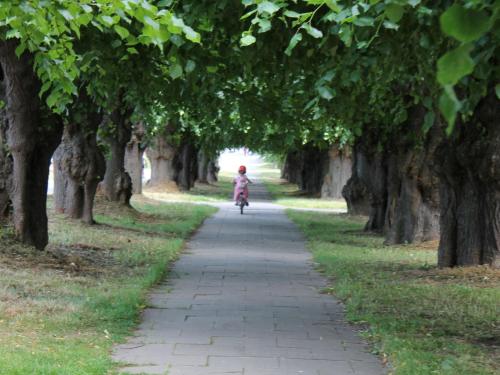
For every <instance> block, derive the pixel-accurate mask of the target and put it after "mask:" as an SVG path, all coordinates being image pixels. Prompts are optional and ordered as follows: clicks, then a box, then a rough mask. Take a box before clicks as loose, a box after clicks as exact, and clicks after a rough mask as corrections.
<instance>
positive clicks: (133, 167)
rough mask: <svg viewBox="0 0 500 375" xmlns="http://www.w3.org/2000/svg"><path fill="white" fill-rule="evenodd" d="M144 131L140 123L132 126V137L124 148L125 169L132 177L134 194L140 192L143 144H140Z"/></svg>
mask: <svg viewBox="0 0 500 375" xmlns="http://www.w3.org/2000/svg"><path fill="white" fill-rule="evenodd" d="M144 132H145V131H144V126H143V125H142V124H137V125H136V126H134V130H133V132H132V138H131V139H130V141H129V142H128V143H127V147H126V149H125V170H126V171H127V173H128V174H129V175H130V178H131V179H132V192H133V193H134V194H142V172H143V170H144V164H143V161H142V158H143V156H144V146H143V145H142V138H143V137H144Z"/></svg>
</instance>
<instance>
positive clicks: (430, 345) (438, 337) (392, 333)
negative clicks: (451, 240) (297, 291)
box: [287, 210, 500, 375]
mask: <svg viewBox="0 0 500 375" xmlns="http://www.w3.org/2000/svg"><path fill="white" fill-rule="evenodd" d="M287 212H288V215H289V216H290V218H291V219H292V220H293V221H294V222H295V223H297V224H298V225H299V226H300V228H301V229H302V230H303V231H304V233H305V235H306V236H307V238H308V246H309V248H310V249H311V251H312V253H313V255H314V258H315V261H316V262H317V263H318V264H319V265H320V266H319V267H320V269H321V270H322V271H324V272H325V274H326V275H328V276H329V277H331V280H332V283H331V286H330V288H328V289H327V290H326V292H329V293H332V294H335V295H336V296H338V297H339V298H340V299H342V300H343V301H345V303H346V308H347V317H348V319H350V320H351V321H353V322H358V323H363V324H368V326H369V327H370V328H369V329H368V330H367V332H366V335H367V337H368V338H370V339H372V340H373V342H374V345H375V350H376V351H378V352H379V353H380V354H381V355H382V354H385V355H387V356H388V359H389V362H390V363H391V364H392V366H393V367H394V373H395V374H398V375H417V374H418V375H424V374H440V375H448V374H449V375H455V374H467V375H480V374H481V375H483V374H484V375H486V374H499V373H500V367H499V364H500V361H499V359H500V356H499V354H500V352H499V347H498V344H499V340H500V271H498V270H493V269H490V268H485V267H474V268H456V269H449V270H439V269H437V268H436V266H435V264H436V248H435V244H427V246H419V247H417V246H400V247H396V246H391V247H388V246H384V245H383V238H381V237H378V236H374V235H368V234H366V233H363V232H362V228H363V224H364V220H363V219H360V218H358V219H356V218H349V217H347V216H345V215H335V214H323V213H311V212H297V211H293V210H287Z"/></svg>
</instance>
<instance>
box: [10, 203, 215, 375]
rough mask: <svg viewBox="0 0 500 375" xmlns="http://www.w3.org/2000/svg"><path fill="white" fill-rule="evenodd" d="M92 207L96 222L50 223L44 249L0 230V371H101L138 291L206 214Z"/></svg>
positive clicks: (188, 209) (140, 297)
mask: <svg viewBox="0 0 500 375" xmlns="http://www.w3.org/2000/svg"><path fill="white" fill-rule="evenodd" d="M134 206H135V208H136V209H137V211H134V210H128V209H118V210H117V209H116V207H115V206H106V205H102V204H101V205H100V206H98V208H97V211H98V212H100V213H99V215H97V220H98V222H99V223H100V225H96V226H92V227H90V226H86V225H83V224H81V223H79V222H77V221H71V220H68V219H66V218H64V217H63V216H61V215H52V216H51V218H50V235H51V244H50V245H49V247H48V249H47V251H46V252H43V253H40V252H36V251H34V250H32V249H30V248H26V247H23V246H20V245H19V244H17V243H15V242H13V241H12V240H11V239H10V236H9V234H6V233H5V231H4V233H1V232H0V237H1V239H0V244H1V245H0V374H9V375H10V374H19V375H26V374H37V375H40V374H71V375H76V374H82V375H83V374H85V375H89V374H96V375H97V374H99V375H101V374H106V373H108V372H110V371H112V370H113V367H114V364H113V363H112V361H111V359H110V348H111V346H112V344H113V343H115V342H117V341H120V340H122V339H123V338H124V336H126V335H127V334H129V333H130V329H131V328H132V327H134V326H135V325H136V323H137V319H138V316H139V312H140V310H141V309H142V308H143V307H144V304H145V295H146V292H147V290H148V288H149V287H150V286H152V285H153V284H154V283H156V282H157V281H159V280H160V279H161V278H162V277H163V276H164V275H165V272H166V270H167V266H168V264H169V263H170V262H171V261H172V260H174V259H176V257H177V256H178V254H179V252H180V251H181V250H182V248H183V244H184V241H185V239H186V238H187V237H188V236H189V235H190V234H191V233H192V231H193V230H195V229H196V228H197V227H198V226H199V225H200V224H201V223H202V221H203V220H204V219H205V218H206V217H207V216H208V215H210V214H212V213H213V212H215V211H216V209H215V208H212V207H207V206H200V205H187V204H158V203H155V202H154V201H148V200H146V199H142V200H141V201H140V202H135V203H134Z"/></svg>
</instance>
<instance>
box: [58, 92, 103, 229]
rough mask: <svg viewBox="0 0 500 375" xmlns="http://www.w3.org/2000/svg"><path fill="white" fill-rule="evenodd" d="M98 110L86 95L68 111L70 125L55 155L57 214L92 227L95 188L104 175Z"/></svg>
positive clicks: (82, 94)
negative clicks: (63, 214)
mask: <svg viewBox="0 0 500 375" xmlns="http://www.w3.org/2000/svg"><path fill="white" fill-rule="evenodd" d="M102 118H103V116H102V114H101V113H100V110H99V108H98V107H97V106H96V105H95V104H94V103H93V101H92V100H91V99H90V98H89V97H88V96H87V95H86V94H85V93H81V94H80V95H79V98H78V102H77V103H76V104H75V105H74V106H73V108H72V109H71V111H70V121H71V122H70V123H69V124H68V125H66V127H65V129H64V134H63V139H62V142H61V144H60V145H59V147H58V148H57V150H56V152H55V154H54V158H53V160H54V202H55V209H56V212H60V213H65V214H67V215H68V216H69V217H71V218H74V219H82V221H84V222H85V223H87V224H93V223H94V219H93V207H94V198H95V193H96V189H97V185H98V184H99V182H100V181H102V179H103V176H104V173H105V168H106V167H105V161H104V156H103V154H102V152H101V150H100V149H99V147H98V145H97V129H98V127H99V125H100V123H101V122H102Z"/></svg>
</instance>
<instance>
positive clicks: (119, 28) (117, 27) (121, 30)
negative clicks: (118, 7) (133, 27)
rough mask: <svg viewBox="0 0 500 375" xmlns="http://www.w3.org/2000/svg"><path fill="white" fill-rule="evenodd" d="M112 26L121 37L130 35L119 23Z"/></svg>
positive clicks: (124, 37)
mask: <svg viewBox="0 0 500 375" xmlns="http://www.w3.org/2000/svg"><path fill="white" fill-rule="evenodd" d="M113 28H114V29H115V31H116V33H117V34H118V35H120V38H122V39H126V38H127V37H128V36H129V35H130V33H129V31H128V30H127V29H126V28H124V27H122V26H120V25H115V26H114V27H113Z"/></svg>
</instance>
